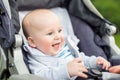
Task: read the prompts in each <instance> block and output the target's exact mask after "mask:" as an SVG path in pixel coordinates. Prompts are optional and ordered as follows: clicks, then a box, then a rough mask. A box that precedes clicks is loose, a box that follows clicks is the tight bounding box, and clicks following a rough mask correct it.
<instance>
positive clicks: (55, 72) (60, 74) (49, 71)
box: [29, 60, 70, 80]
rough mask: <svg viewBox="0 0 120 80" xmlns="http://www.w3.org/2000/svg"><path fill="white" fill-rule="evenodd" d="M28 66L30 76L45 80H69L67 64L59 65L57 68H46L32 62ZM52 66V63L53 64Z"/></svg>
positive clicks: (43, 65)
mask: <svg viewBox="0 0 120 80" xmlns="http://www.w3.org/2000/svg"><path fill="white" fill-rule="evenodd" d="M31 62H32V63H31V64H29V68H30V70H31V73H32V74H35V75H38V76H40V77H43V78H46V79H47V80H60V79H61V80H69V79H70V76H69V74H68V71H67V63H66V64H64V63H61V64H59V63H58V65H57V66H47V65H45V64H42V63H39V62H36V61H34V60H32V61H31ZM53 64H54V63H53Z"/></svg>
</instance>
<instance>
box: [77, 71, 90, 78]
mask: <svg viewBox="0 0 120 80" xmlns="http://www.w3.org/2000/svg"><path fill="white" fill-rule="evenodd" d="M77 76H79V77H82V78H88V76H87V75H86V74H85V73H83V72H81V71H80V72H79V73H78V75H77Z"/></svg>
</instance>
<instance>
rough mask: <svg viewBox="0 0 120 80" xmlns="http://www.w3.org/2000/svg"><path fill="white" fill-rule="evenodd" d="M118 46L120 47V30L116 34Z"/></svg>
mask: <svg viewBox="0 0 120 80" xmlns="http://www.w3.org/2000/svg"><path fill="white" fill-rule="evenodd" d="M114 38H115V41H116V44H117V46H118V47H119V48H120V32H119V33H118V34H116V35H115V36H114Z"/></svg>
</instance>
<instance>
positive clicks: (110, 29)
mask: <svg viewBox="0 0 120 80" xmlns="http://www.w3.org/2000/svg"><path fill="white" fill-rule="evenodd" d="M116 32H117V29H116V27H115V26H114V25H110V24H107V23H106V33H107V34H108V35H110V36H111V35H113V34H115V33H116Z"/></svg>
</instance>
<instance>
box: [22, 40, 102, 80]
mask: <svg viewBox="0 0 120 80" xmlns="http://www.w3.org/2000/svg"><path fill="white" fill-rule="evenodd" d="M66 44H67V45H68V47H69V48H70V51H71V53H72V54H73V56H74V57H76V58H77V57H80V58H81V59H82V60H83V62H84V65H85V66H86V67H87V68H100V66H98V65H96V57H95V56H91V57H88V56H85V55H84V53H83V52H79V51H78V48H77V46H76V45H75V44H74V43H73V42H72V40H71V39H70V38H67V39H66ZM24 49H25V50H26V51H28V53H29V54H28V59H29V60H28V66H29V68H30V70H31V72H32V73H33V74H35V75H38V76H40V77H44V78H47V79H48V80H74V79H75V78H76V76H75V77H72V78H71V77H70V76H69V74H68V71H67V61H66V60H65V59H61V58H58V57H54V56H48V55H45V54H43V53H42V52H40V51H39V50H37V49H34V48H31V47H30V46H28V44H25V45H24Z"/></svg>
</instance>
